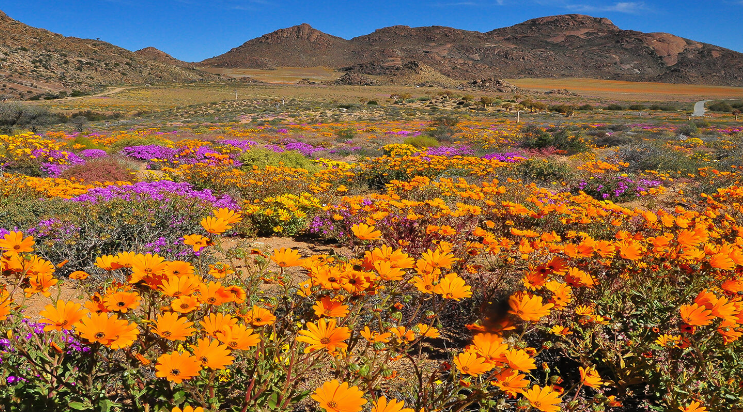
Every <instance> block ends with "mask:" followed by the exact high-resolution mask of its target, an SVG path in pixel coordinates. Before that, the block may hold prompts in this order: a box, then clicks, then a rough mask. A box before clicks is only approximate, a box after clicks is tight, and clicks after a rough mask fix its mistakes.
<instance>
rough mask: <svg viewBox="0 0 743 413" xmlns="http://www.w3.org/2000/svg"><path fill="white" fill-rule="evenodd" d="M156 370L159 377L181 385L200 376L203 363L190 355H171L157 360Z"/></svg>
mask: <svg viewBox="0 0 743 413" xmlns="http://www.w3.org/2000/svg"><path fill="white" fill-rule="evenodd" d="M155 369H156V372H155V375H156V376H157V377H162V378H165V379H167V380H168V381H172V382H173V383H181V382H183V380H188V379H190V378H192V377H195V376H197V375H198V374H199V371H201V362H200V361H199V359H197V358H196V357H194V356H192V355H190V354H188V353H169V354H163V355H162V356H160V357H159V358H158V359H157V366H155Z"/></svg>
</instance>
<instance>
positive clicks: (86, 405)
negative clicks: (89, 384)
mask: <svg viewBox="0 0 743 413" xmlns="http://www.w3.org/2000/svg"><path fill="white" fill-rule="evenodd" d="M67 406H68V407H69V408H70V409H72V410H90V409H92V408H93V405H92V404H91V403H90V401H88V400H86V401H84V402H69V403H68V404H67Z"/></svg>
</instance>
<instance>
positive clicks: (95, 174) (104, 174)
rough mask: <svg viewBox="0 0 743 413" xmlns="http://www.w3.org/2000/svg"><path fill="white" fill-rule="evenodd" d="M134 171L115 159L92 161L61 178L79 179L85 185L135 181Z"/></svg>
mask: <svg viewBox="0 0 743 413" xmlns="http://www.w3.org/2000/svg"><path fill="white" fill-rule="evenodd" d="M135 177H136V174H135V172H134V171H132V170H131V169H130V168H128V167H127V166H126V165H125V164H124V163H123V162H121V161H119V160H116V159H114V158H110V157H107V158H98V159H91V160H89V161H87V162H85V163H84V164H80V165H75V166H73V167H72V168H69V169H67V170H65V171H64V172H62V174H61V175H60V178H65V179H73V178H74V179H77V180H79V181H82V182H83V183H85V184H92V183H95V182H118V181H133V180H134V179H135Z"/></svg>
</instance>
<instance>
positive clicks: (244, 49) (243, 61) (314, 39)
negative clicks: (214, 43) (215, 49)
mask: <svg viewBox="0 0 743 413" xmlns="http://www.w3.org/2000/svg"><path fill="white" fill-rule="evenodd" d="M347 44H348V41H347V40H345V39H342V38H340V37H335V36H331V35H329V34H325V33H323V32H321V31H319V30H316V29H314V28H312V27H311V26H310V25H309V24H306V23H303V24H300V25H298V26H293V27H289V28H287V29H280V30H276V31H275V32H271V33H268V34H264V35H263V36H261V37H258V38H256V39H253V40H250V41H248V42H246V43H244V44H243V45H241V46H239V47H236V48H234V49H232V50H230V51H229V52H227V53H225V54H222V55H219V56H216V57H213V58H211V59H206V60H204V61H203V62H201V63H202V64H203V65H206V66H213V67H240V68H255V69H268V68H272V67H280V66H285V67H312V66H331V67H336V66H343V65H345V64H346V62H349V61H350V60H349V56H348V51H347V49H346V45H347Z"/></svg>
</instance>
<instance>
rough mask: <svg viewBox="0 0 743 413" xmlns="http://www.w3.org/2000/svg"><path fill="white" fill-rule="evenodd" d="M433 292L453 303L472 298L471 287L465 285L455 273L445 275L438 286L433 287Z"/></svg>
mask: <svg viewBox="0 0 743 413" xmlns="http://www.w3.org/2000/svg"><path fill="white" fill-rule="evenodd" d="M434 292H435V293H437V294H441V296H442V297H444V298H447V299H450V300H455V301H459V300H461V299H462V298H469V297H472V289H471V287H470V286H469V285H467V284H466V283H465V281H464V279H463V278H461V277H460V276H458V275H457V274H455V273H449V274H446V275H445V276H444V278H442V279H441V281H440V282H439V284H437V285H436V287H434Z"/></svg>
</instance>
